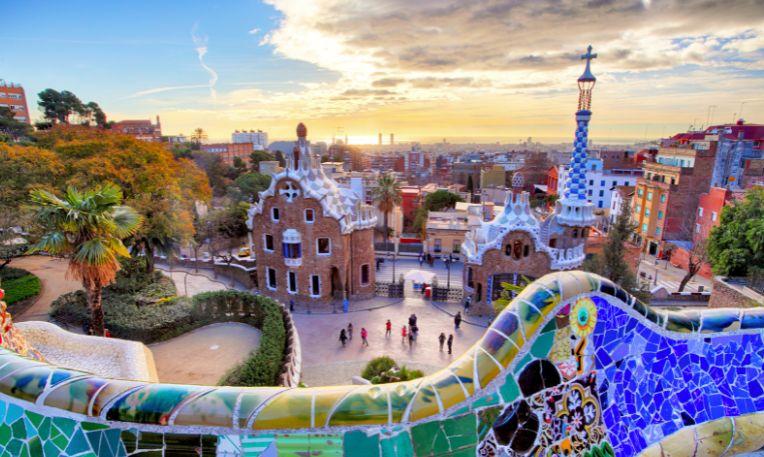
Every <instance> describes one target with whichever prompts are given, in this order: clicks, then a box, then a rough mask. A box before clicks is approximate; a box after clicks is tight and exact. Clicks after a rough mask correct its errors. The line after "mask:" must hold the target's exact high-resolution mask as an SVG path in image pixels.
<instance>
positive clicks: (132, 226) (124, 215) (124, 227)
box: [111, 206, 143, 238]
mask: <svg viewBox="0 0 764 457" xmlns="http://www.w3.org/2000/svg"><path fill="white" fill-rule="evenodd" d="M111 216H112V220H113V221H114V234H115V235H116V236H118V237H119V238H127V237H129V236H131V235H134V234H135V233H136V232H137V231H138V229H139V228H140V227H141V224H142V223H143V217H141V215H140V214H138V212H137V211H135V210H134V209H132V208H130V207H129V206H115V207H114V210H113V211H112V213H111Z"/></svg>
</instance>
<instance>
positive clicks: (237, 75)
mask: <svg viewBox="0 0 764 457" xmlns="http://www.w3.org/2000/svg"><path fill="white" fill-rule="evenodd" d="M733 3H734V7H730V5H729V4H719V5H707V4H706V5H705V6H704V7H701V5H692V4H688V3H687V2H682V3H681V4H679V3H678V2H660V1H647V0H643V1H636V2H603V1H600V2H590V3H589V4H586V5H583V4H581V5H579V3H578V2H576V3H566V2H562V3H560V2H551V1H550V2H548V4H547V2H491V4H490V5H488V4H486V3H485V2H425V3H422V4H418V5H415V6H412V5H408V4H407V3H406V2H402V1H398V0H388V1H385V2H373V3H370V2H369V1H366V0H360V1H357V2H354V3H352V4H348V3H347V2H339V1H335V0H314V1H310V2H307V1H306V2H295V1H282V0H267V1H265V2H260V1H257V2H249V1H235V2H226V3H225V4H223V3H214V2H212V3H209V2H190V3H188V4H187V5H184V8H183V9H178V8H176V7H173V6H172V5H167V4H163V5H153V4H152V5H151V7H149V4H148V3H146V4H145V5H144V4H143V3H142V2H136V3H134V4H131V5H109V6H108V7H100V6H99V7H96V4H95V3H94V2H90V1H85V0H80V1H75V2H74V5H73V7H72V8H68V9H67V10H62V11H59V10H57V9H54V8H45V7H43V4H42V3H41V2H34V1H32V2H25V3H24V4H20V5H17V6H15V7H14V8H13V9H11V10H10V11H9V13H10V19H11V21H12V22H13V23H14V24H17V25H18V26H19V27H15V28H13V29H8V30H6V31H4V32H3V33H0V35H1V36H2V39H3V40H4V41H6V42H8V43H10V44H11V46H10V47H9V48H6V50H5V51H4V52H3V54H2V55H0V78H3V79H5V80H6V81H8V82H15V83H19V84H22V85H23V86H24V87H25V89H26V90H27V96H28V98H29V105H30V111H31V112H32V114H33V118H36V119H39V118H40V117H41V115H40V112H39V110H38V109H37V106H36V94H37V92H39V91H41V90H43V89H45V88H47V87H52V88H54V89H58V90H62V89H67V90H71V91H73V92H74V93H76V94H77V95H79V96H80V97H81V98H83V99H85V100H94V101H97V102H98V103H99V104H101V106H102V107H103V108H104V110H105V111H106V113H107V114H108V115H109V117H110V119H113V120H121V119H127V118H151V119H153V118H154V116H156V115H160V116H161V119H162V124H163V131H164V132H165V133H166V134H178V133H185V134H190V133H191V131H192V130H193V129H194V128H196V127H202V128H204V129H205V130H206V131H207V132H208V134H209V137H210V139H216V140H223V139H227V138H228V137H229V135H230V133H231V132H232V131H234V130H236V129H253V128H254V129H258V128H259V129H263V130H267V131H268V132H269V133H270V135H271V138H272V139H273V140H279V139H286V138H291V136H292V135H291V131H292V128H293V125H294V124H295V123H296V122H297V121H304V122H306V123H307V124H309V125H310V127H311V132H313V133H312V135H311V136H312V138H314V141H318V140H327V139H331V137H332V136H335V135H336V136H337V137H339V138H344V136H345V135H348V136H349V137H350V140H351V143H367V144H376V143H377V134H378V132H382V133H383V138H384V140H385V142H387V140H388V138H389V134H390V133H395V138H396V142H405V141H412V140H413V141H428V140H431V141H439V140H440V139H442V138H446V139H448V140H449V141H450V142H453V143H459V142H464V141H473V142H486V143H488V142H495V141H501V142H516V141H518V140H520V139H525V138H527V137H533V138H534V139H537V140H540V141H544V142H555V143H556V142H565V141H567V139H568V138H570V135H571V134H572V132H573V130H574V128H575V125H574V119H573V113H572V112H571V110H570V106H571V104H572V103H574V101H575V98H576V92H577V88H576V87H575V85H574V84H571V81H572V80H573V79H574V78H575V77H577V76H578V74H579V73H580V61H579V59H578V57H579V56H580V54H581V53H583V52H584V50H585V48H586V46H587V45H588V44H592V45H593V46H594V48H595V50H596V52H597V53H598V54H599V56H600V57H599V59H598V60H597V61H596V63H595V65H596V73H597V76H598V86H597V95H596V96H595V99H594V102H593V104H594V107H595V112H596V114H595V116H596V119H597V122H595V123H594V124H593V125H592V131H591V139H592V140H593V141H594V142H600V143H608V142H628V141H641V140H649V139H654V138H657V137H662V136H665V135H668V134H670V133H672V132H674V131H682V130H685V129H687V127H688V126H690V125H694V126H695V127H700V126H701V125H705V124H707V123H708V122H711V123H728V122H732V121H733V120H735V119H736V118H737V117H741V116H740V113H741V111H742V117H743V118H745V119H747V120H750V121H753V122H756V121H759V122H760V121H761V119H762V118H764V97H761V96H760V91H758V90H757V88H760V87H763V86H764V9H762V8H761V7H760V5H757V3H756V2H755V1H737V2H733ZM142 5H143V6H145V7H143V6H142ZM708 30H711V32H708ZM561 31H564V32H563V33H561Z"/></svg>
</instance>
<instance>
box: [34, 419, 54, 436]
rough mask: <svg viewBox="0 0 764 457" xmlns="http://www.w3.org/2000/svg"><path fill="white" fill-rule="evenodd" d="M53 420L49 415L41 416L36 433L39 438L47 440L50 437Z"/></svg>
mask: <svg viewBox="0 0 764 457" xmlns="http://www.w3.org/2000/svg"><path fill="white" fill-rule="evenodd" d="M52 422H53V421H52V420H51V419H50V417H45V418H43V420H42V422H41V423H40V426H39V427H38V428H37V435H38V436H39V437H40V439H41V440H43V441H47V440H48V439H49V438H50V428H51V423H52Z"/></svg>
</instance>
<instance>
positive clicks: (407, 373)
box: [361, 356, 424, 384]
mask: <svg viewBox="0 0 764 457" xmlns="http://www.w3.org/2000/svg"><path fill="white" fill-rule="evenodd" d="M422 376H424V373H423V372H422V370H411V369H409V368H407V367H406V366H405V365H403V366H401V367H400V368H398V364H397V363H396V362H395V360H393V359H391V358H390V357H387V356H382V357H376V358H374V359H371V360H370V361H369V363H367V364H366V368H364V370H363V373H362V374H361V377H362V378H364V379H368V380H369V381H371V383H372V384H387V383H390V382H399V381H408V380H411V379H416V378H421V377H422Z"/></svg>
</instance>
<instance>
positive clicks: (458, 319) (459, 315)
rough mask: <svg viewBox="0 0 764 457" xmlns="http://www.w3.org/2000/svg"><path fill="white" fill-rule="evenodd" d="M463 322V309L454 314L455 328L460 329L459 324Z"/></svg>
mask: <svg viewBox="0 0 764 457" xmlns="http://www.w3.org/2000/svg"><path fill="white" fill-rule="evenodd" d="M461 323H462V313H461V311H457V312H456V316H454V328H455V329H456V330H459V326H460V325H461Z"/></svg>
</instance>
